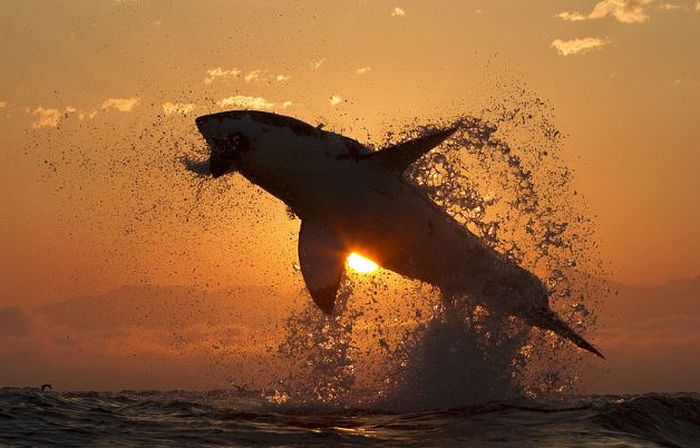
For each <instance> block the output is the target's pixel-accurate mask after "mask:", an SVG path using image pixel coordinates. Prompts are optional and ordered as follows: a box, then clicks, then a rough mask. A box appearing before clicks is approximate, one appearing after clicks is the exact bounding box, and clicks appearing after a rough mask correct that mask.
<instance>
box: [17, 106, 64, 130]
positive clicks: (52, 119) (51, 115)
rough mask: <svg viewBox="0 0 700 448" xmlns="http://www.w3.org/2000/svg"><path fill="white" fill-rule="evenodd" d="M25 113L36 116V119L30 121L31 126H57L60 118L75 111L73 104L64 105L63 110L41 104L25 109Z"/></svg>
mask: <svg viewBox="0 0 700 448" xmlns="http://www.w3.org/2000/svg"><path fill="white" fill-rule="evenodd" d="M25 111H26V112H27V113H31V114H32V115H34V116H36V117H38V118H37V120H36V121H35V122H34V123H32V128H34V129H39V128H55V127H58V123H59V121H61V118H65V117H67V116H68V115H69V114H71V113H73V112H75V111H76V109H75V107H73V106H66V108H65V109H64V110H59V109H53V108H46V107H43V106H39V107H36V108H35V109H34V110H30V109H25Z"/></svg>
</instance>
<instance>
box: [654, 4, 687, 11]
mask: <svg viewBox="0 0 700 448" xmlns="http://www.w3.org/2000/svg"><path fill="white" fill-rule="evenodd" d="M681 8H682V6H681V5H677V4H675V3H661V4H659V9H663V10H664V11H673V10H675V9H681Z"/></svg>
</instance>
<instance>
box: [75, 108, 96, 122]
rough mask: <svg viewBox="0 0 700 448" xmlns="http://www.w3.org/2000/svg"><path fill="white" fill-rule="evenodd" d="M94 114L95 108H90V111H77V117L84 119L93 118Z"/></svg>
mask: <svg viewBox="0 0 700 448" xmlns="http://www.w3.org/2000/svg"><path fill="white" fill-rule="evenodd" d="M95 115H97V111H96V110H91V111H89V112H88V111H86V110H81V111H80V112H78V119H79V120H85V119H86V118H89V119H93V118H95Z"/></svg>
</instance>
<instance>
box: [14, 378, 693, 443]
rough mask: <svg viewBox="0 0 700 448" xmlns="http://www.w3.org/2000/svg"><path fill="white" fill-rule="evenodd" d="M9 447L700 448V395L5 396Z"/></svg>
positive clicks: (23, 391) (25, 391) (18, 391)
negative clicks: (463, 403)
mask: <svg viewBox="0 0 700 448" xmlns="http://www.w3.org/2000/svg"><path fill="white" fill-rule="evenodd" d="M0 446H4V447H5V446H7V447H35V446H61V447H86V446H95V447H99V446H123V447H127V446H149V447H176V446H177V447H181V446H200V447H209V446H231V447H247V446H324V447H325V446H396V447H399V446H401V447H405V446H416V447H449V446H468V447H482V446H483V447H486V446H488V447H530V446H534V447H569V446H577V447H584V446H585V447H700V394H696V393H691V394H646V395H628V396H591V397H577V398H569V399H565V400H557V401H551V402H546V403H545V402H535V401H529V400H516V401H507V402H490V403H483V404H480V405H475V406H469V407H461V408H454V409H436V410H426V411H421V412H411V413H394V412H386V411H381V410H372V409H343V410H338V409H332V408H325V409H324V408H322V407H318V408H310V407H305V408H295V407H293V406H290V405H283V406H280V405H272V404H269V403H268V402H266V401H265V400H263V399H262V398H261V396H260V393H258V392H248V391H242V392H231V391H212V392H184V391H169V392H160V391H121V392H54V391H46V392H40V391H39V390H37V389H29V388H3V389H0Z"/></svg>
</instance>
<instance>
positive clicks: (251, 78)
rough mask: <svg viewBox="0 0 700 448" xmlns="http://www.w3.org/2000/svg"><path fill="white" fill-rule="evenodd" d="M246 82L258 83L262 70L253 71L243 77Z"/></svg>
mask: <svg viewBox="0 0 700 448" xmlns="http://www.w3.org/2000/svg"><path fill="white" fill-rule="evenodd" d="M243 79H244V80H245V82H252V81H257V80H259V79H260V70H251V71H249V72H248V73H246V75H245V76H244V77H243Z"/></svg>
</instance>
